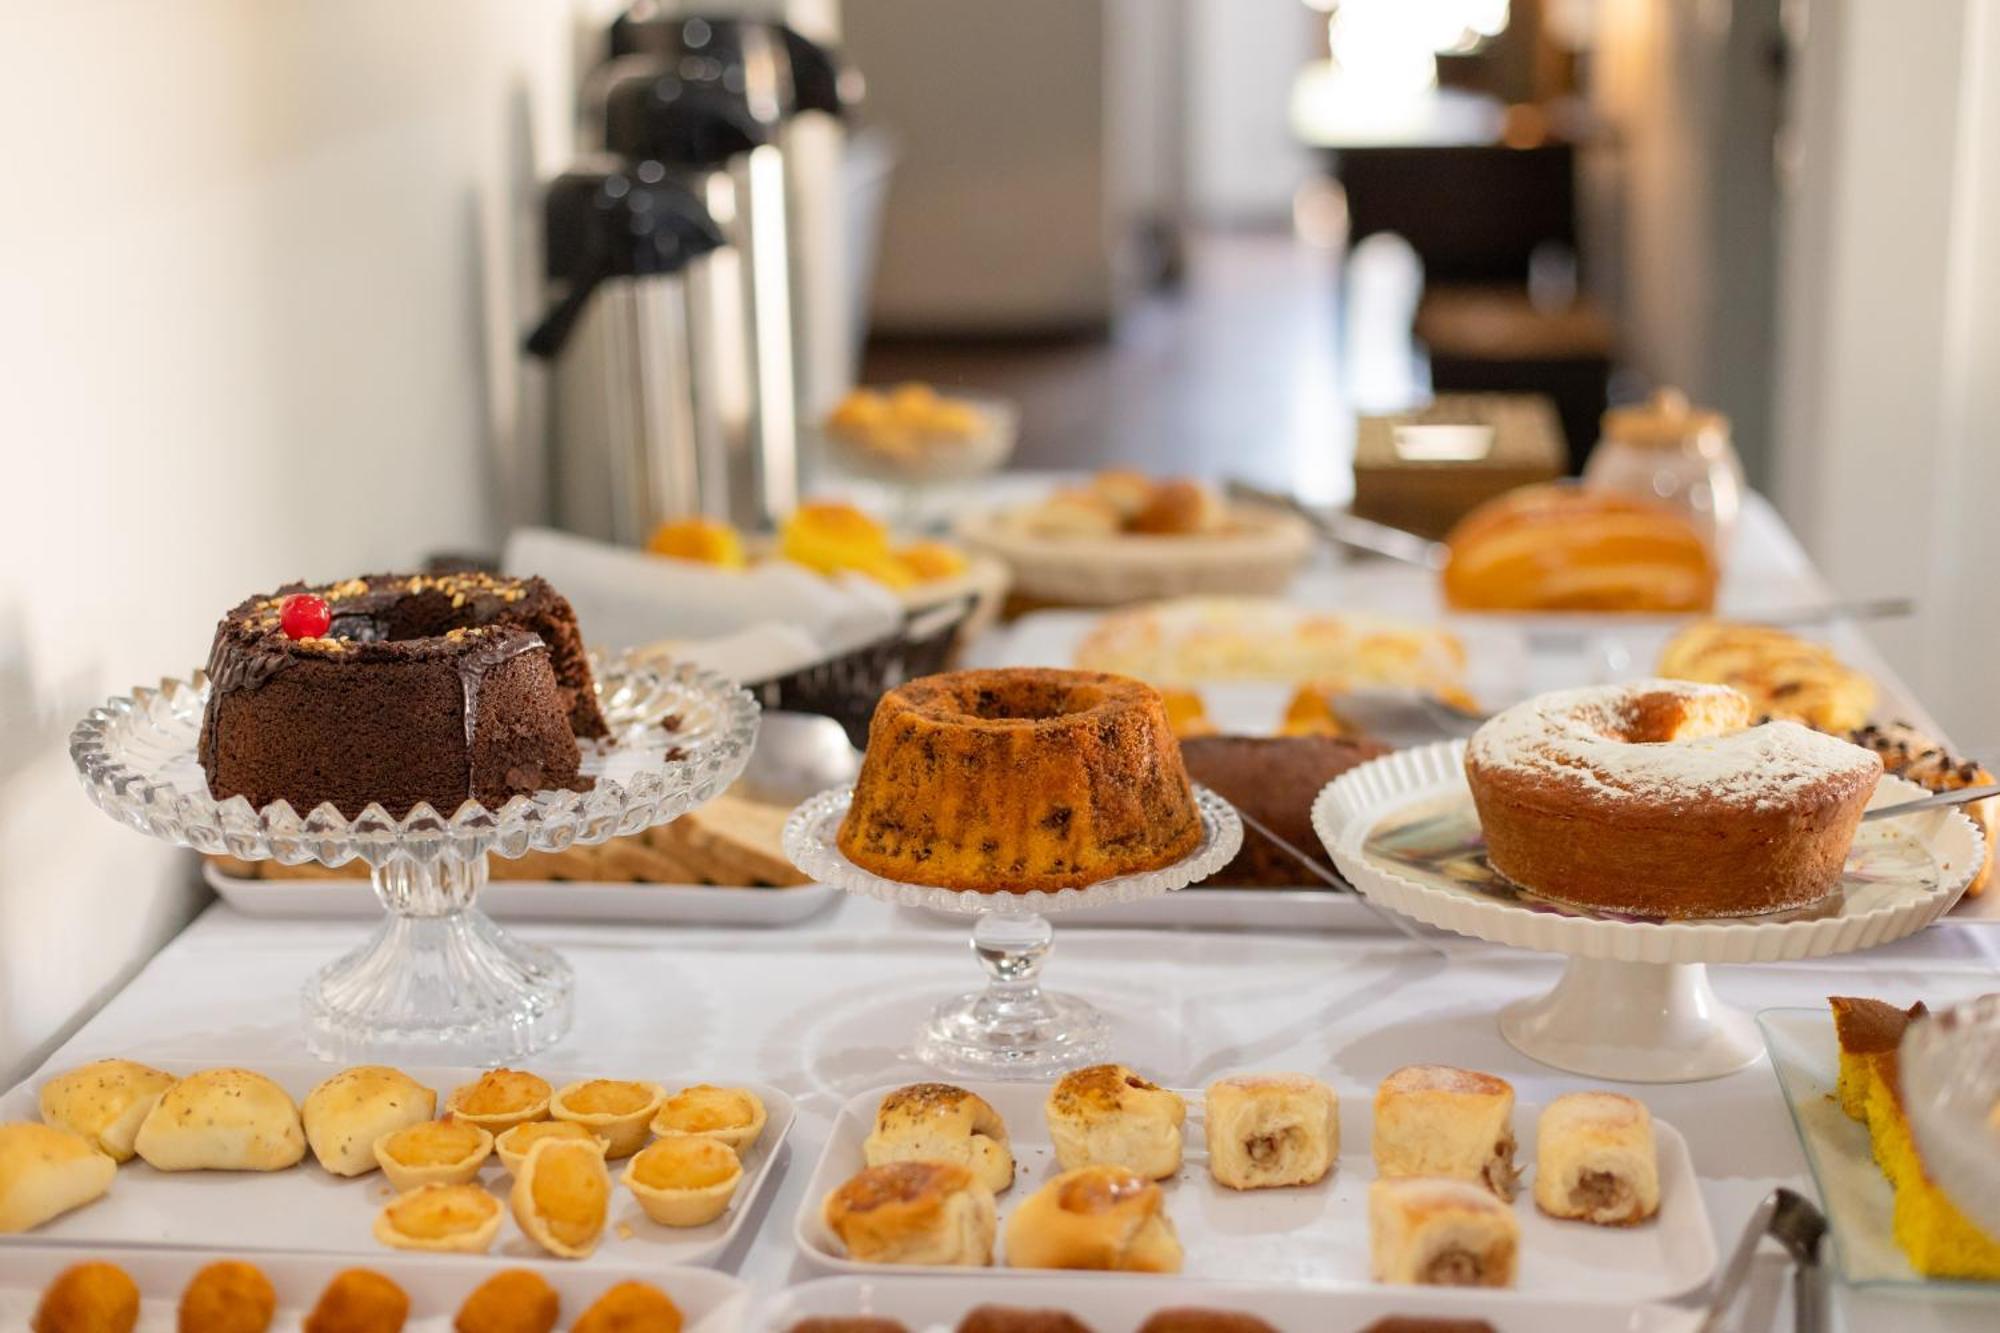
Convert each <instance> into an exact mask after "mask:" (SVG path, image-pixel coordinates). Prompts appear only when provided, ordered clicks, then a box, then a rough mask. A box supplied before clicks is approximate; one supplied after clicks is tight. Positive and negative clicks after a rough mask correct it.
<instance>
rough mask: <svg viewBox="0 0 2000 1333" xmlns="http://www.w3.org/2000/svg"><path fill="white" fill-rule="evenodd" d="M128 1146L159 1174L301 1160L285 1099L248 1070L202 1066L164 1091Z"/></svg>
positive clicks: (295, 1114)
mask: <svg viewBox="0 0 2000 1333" xmlns="http://www.w3.org/2000/svg"><path fill="white" fill-rule="evenodd" d="M132 1146H133V1147H134V1148H135V1149H136V1150H137V1151H138V1154H139V1156H140V1157H142V1158H144V1159H145V1161H146V1164H147V1165H148V1166H151V1167H153V1168H154V1169H155V1170H158V1171H283V1170H285V1169H286V1168H287V1167H292V1166H297V1165H298V1162H299V1159H300V1158H302V1157H304V1156H305V1155H306V1131H305V1127H304V1126H303V1125H301V1124H300V1123H299V1108H298V1107H296V1106H294V1105H293V1104H292V1099H291V1096H290V1094H288V1093H287V1092H286V1091H285V1090H284V1089H283V1088H281V1087H279V1086H278V1085H277V1084H276V1083H273V1082H272V1081H271V1080H270V1079H268V1078H265V1077H264V1076H263V1075H262V1074H258V1073H253V1072H252V1071H250V1070H248V1069H204V1070H202V1071H201V1072H200V1073H198V1074H189V1075H188V1076H187V1077H186V1078H184V1079H182V1080H180V1081H179V1082H178V1083H176V1084H174V1085H173V1086H172V1087H171V1088H168V1089H167V1091H166V1092H165V1094H164V1095H162V1096H161V1098H160V1100H159V1101H158V1102H156V1103H155V1104H154V1106H153V1109H152V1110H151V1111H149V1112H147V1113H146V1119H145V1121H144V1122H143V1123H142V1124H141V1125H140V1126H139V1134H138V1137H137V1138H135V1139H134V1140H133V1144H132Z"/></svg>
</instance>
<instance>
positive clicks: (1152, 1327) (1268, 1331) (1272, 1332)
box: [1138, 1306, 1278, 1333]
mask: <svg viewBox="0 0 2000 1333" xmlns="http://www.w3.org/2000/svg"><path fill="white" fill-rule="evenodd" d="M1138 1333H1278V1330H1277V1329H1275V1328H1273V1327H1272V1326H1271V1325H1270V1324H1267V1323H1265V1322H1264V1321H1263V1320H1262V1319H1259V1318H1258V1317H1257V1316H1256V1315H1254V1314H1244V1313H1243V1312H1242V1311H1240V1310H1204V1309H1200V1308H1195V1307H1188V1306H1182V1307H1180V1308H1178V1309H1172V1310H1155V1311H1153V1313H1152V1314H1150V1315H1148V1316H1147V1317H1146V1322H1145V1323H1143V1324H1141V1325H1139V1330H1138Z"/></svg>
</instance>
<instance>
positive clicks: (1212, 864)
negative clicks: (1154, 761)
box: [784, 784, 1243, 1079]
mask: <svg viewBox="0 0 2000 1333" xmlns="http://www.w3.org/2000/svg"><path fill="white" fill-rule="evenodd" d="M1194 795H1195V804H1196V807H1197V808H1198V810H1199V811H1200V814H1201V841H1200V843H1198V844H1197V845H1196V846H1195V849H1194V850H1193V851H1192V852H1190V853H1188V854H1187V855H1186V856H1184V857H1182V858H1181V859H1180V860H1178V861H1176V862H1174V863H1173V864H1172V865H1169V866H1164V867H1162V868H1161V869H1159V870H1153V871H1148V872H1146V873H1143V874H1137V875H1120V876H1117V877H1116V878H1113V879H1105V880H1099V881H1098V882H1097V883H1095V884H1091V885H1089V886H1087V887H1085V888H1076V889H1060V890H1057V891H1056V892H1053V893H1044V892H1041V891H1034V892H1028V893H979V892H973V891H968V890H959V889H946V888H938V887H935V886H932V885H926V884H906V883H904V882H902V881H901V880H894V879H887V878H884V877H883V876H881V875H877V874H874V873H873V872H871V871H868V870H864V869H862V868H861V867H860V866H858V865H856V864H854V862H852V861H850V860H848V859H847V857H846V856H844V855H842V853H841V850H840V845H839V841H838V839H839V835H840V824H841V821H842V820H843V819H845V818H846V817H847V807H848V805H849V803H850V802H851V801H852V800H853V798H854V788H853V786H852V785H851V784H850V785H847V786H841V787H835V788H833V789H832V790H830V791H824V792H821V793H820V794H819V795H818V796H815V797H813V798H812V799H810V800H808V801H806V802H805V803H804V804H802V805H800V806H799V807H798V808H797V809H796V810H794V811H792V814H791V818H790V819H788V820H786V821H785V835H784V842H785V855H786V856H788V857H790V858H791V860H792V864H794V865H796V866H797V867H798V868H799V869H800V870H803V871H804V872H805V873H806V874H808V875H811V876H812V877H813V878H814V879H815V880H817V881H818V882H820V883H822V884H831V885H833V886H834V887H835V888H838V889H844V890H845V891H847V892H848V893H853V894H858V895H860V896H862V897H867V898H874V899H876V900H878V901H880V902H885V903H892V904H897V905H900V906H904V907H928V908H931V909H933V910H936V911H943V912H952V913H955V914H958V915H962V916H971V917H973V918H974V920H973V926H972V952H973V955H974V956H975V957H976V958H978V959H979V965H980V966H981V967H982V968H984V969H985V970H986V976H987V983H986V989H985V990H982V991H974V992H972V993H970V994H967V995H960V996H957V997H954V998H953V999H950V1000H946V1001H945V1002H944V1003H943V1004H941V1005H939V1006H938V1008H937V1010H936V1012H934V1013H933V1014H932V1015H931V1017H930V1019H929V1020H928V1021H927V1022H926V1023H925V1024H924V1025H923V1027H922V1028H920V1029H919V1030H918V1032H917V1041H916V1054H917V1057H918V1058H919V1059H921V1060H922V1061H924V1062H925V1063H926V1064H929V1065H933V1066H935V1067H937V1068H939V1069H941V1070H944V1071H945V1072H947V1073H951V1074H958V1075H962V1076H964V1077H968V1078H980V1077H983V1078H1001V1079H1041V1078H1048V1077H1052V1076H1054V1075H1056V1074H1059V1073H1061V1072H1063V1071H1065V1070H1069V1069H1074V1068H1076V1067H1077V1066H1079V1065H1087V1064H1090V1063H1092V1062H1094V1061H1097V1060H1101V1059H1103V1058H1104V1057H1105V1056H1106V1055H1107V1054H1108V1053H1109V1050H1110V1044H1111V1025H1110V1021H1109V1020H1108V1019H1107V1018H1106V1016H1105V1015H1104V1014H1103V1013H1102V1012H1100V1011H1099V1010H1098V1009H1096V1008H1095V1007H1094V1006H1092V1005H1090V1004H1089V1003H1087V1002H1086V1001H1084V1000H1081V999H1078V998H1077V997H1076V996H1073V995H1060V994H1051V993H1049V992H1047V991H1044V990H1043V989H1042V988H1041V983H1040V976H1041V970H1042V964H1043V963H1044V962H1046V961H1047V960H1048V956H1049V950H1050V949H1051V947H1052V946H1053V941H1054V936H1055V930H1054V927H1052V926H1051V925H1050V924H1049V921H1048V918H1049V915H1050V914H1052V913H1055V912H1068V911H1074V910H1075V909H1077V908H1080V907H1101V906H1103V905H1105V904H1107V903H1130V902H1138V901H1140V900H1141V899H1145V898H1157V897H1159V896H1160V895H1161V894H1164V893H1171V892H1173V891H1174V890H1176V889H1183V888H1186V887H1187V886H1188V885H1190V884H1193V883H1196V882H1197V881H1199V880H1203V879H1206V878H1208V877H1209V876H1210V875H1212V874H1214V873H1215V872H1216V871H1217V870H1220V869H1221V868H1222V867H1223V866H1225V865H1227V864H1229V861H1230V859H1231V858H1232V857H1234V856H1235V855H1236V852H1237V850H1238V848H1240V847H1241V846H1242V845H1243V823H1242V821H1241V820H1240V819H1238V818H1237V815H1236V811H1235V809H1234V808H1233V807H1232V806H1231V805H1230V804H1229V802H1227V801H1225V800H1223V799H1222V798H1221V797H1220V796H1217V795H1216V794H1215V793H1214V792H1212V791H1209V790H1208V789H1207V788H1205V787H1196V788H1195V789H1194Z"/></svg>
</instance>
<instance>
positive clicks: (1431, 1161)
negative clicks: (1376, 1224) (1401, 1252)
mask: <svg viewBox="0 0 2000 1333" xmlns="http://www.w3.org/2000/svg"><path fill="white" fill-rule="evenodd" d="M1375 1171H1376V1174H1377V1175H1379V1176H1381V1177H1382V1178H1383V1179H1384V1180H1391V1179H1395V1178H1397V1177H1401V1176H1438V1177H1443V1178H1445V1179H1448V1180H1470V1181H1474V1182H1476V1183H1478V1184H1480V1185H1483V1186H1485V1187H1486V1188H1487V1189H1489V1190H1491V1191H1492V1192H1493V1195H1494V1197H1496V1198H1499V1199H1502V1200H1510V1199H1512V1198H1513V1197H1514V1194H1515V1192H1516V1190H1517V1189H1518V1188H1519V1187H1520V1172H1519V1170H1518V1169H1517V1168H1516V1167H1515V1165H1514V1088H1513V1086H1512V1085H1511V1084H1509V1083H1508V1082H1507V1081H1506V1080H1505V1079H1499V1078H1495V1077H1493V1076H1492V1075H1491V1074H1481V1073H1478V1072H1476V1071H1474V1070H1470V1069H1454V1068H1452V1067H1451V1066H1449V1065H1409V1066H1406V1067H1405V1068H1402V1069H1398V1070H1397V1071H1396V1072H1395V1073H1393V1074H1391V1075H1389V1077H1387V1078H1385V1079H1383V1080H1382V1084H1381V1086H1380V1087H1379V1088H1377V1089H1376V1090H1375Z"/></svg>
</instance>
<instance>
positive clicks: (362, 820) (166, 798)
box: [69, 657, 758, 1064]
mask: <svg viewBox="0 0 2000 1333" xmlns="http://www.w3.org/2000/svg"><path fill="white" fill-rule="evenodd" d="M593 665H594V666H595V670H596V682H597V694H598V703H599V705H600V706H601V707H602V708H603V710H604V716H605V720H606V721H607V722H609V723H610V726H611V735H610V736H609V737H608V738H607V739H605V740H601V741H590V742H586V743H585V744H584V746H583V765H582V771H583V772H584V773H585V774H587V775H589V776H590V777H591V778H593V779H594V780H595V785H594V786H593V787H592V788H591V790H589V791H587V792H574V791H538V792H535V793H533V794H532V795H521V796H516V797H514V798H513V799H512V800H510V801H508V802H507V803H506V804H505V805H503V806H501V807H500V808H499V809H497V810H489V809H487V808H486V807H485V806H483V805H481V804H480V803H478V802H477V801H467V802H465V804H463V805H462V806H460V807H459V808H458V809H457V810H456V811H451V812H448V813H440V812H438V811H435V810H432V809H431V807H430V806H428V805H418V806H416V807H415V808H414V809H412V810H410V811H409V812H408V813H407V814H404V815H402V816H401V817H400V818H399V817H396V816H392V815H390V814H389V813H388V812H387V811H386V810H384V809H383V808H382V807H381V806H380V805H370V806H368V807H367V808H366V809H365V810H363V811H362V812H361V813H360V814H358V815H356V816H355V817H354V818H352V819H349V818H348V817H346V816H344V815H342V814H341V813H340V812H339V811H338V810H336V809H335V808H334V807H333V806H331V805H321V806H320V807H318V808H317V809H315V810H311V811H308V812H304V813H300V812H297V811H294V810H293V809H292V807H291V806H290V805H289V804H288V803H286V802H283V801H279V802H276V803H274V804H272V805H268V806H265V807H264V808H263V809H262V810H257V809H253V808H252V807H251V805H250V803H249V802H248V801H246V800H244V799H243V798H242V797H241V796H236V797H231V798H230V799H229V800H226V801H217V800H216V799H215V798H214V797H212V796H210V795H209V791H208V780H207V778H206V776H205V775H204V774H203V772H202V769H201V765H200V763H199V762H197V760H196V757H195V750H196V742H197V740H198V738H199V736H200V732H201V721H202V713H203V711H204V709H205V708H206V706H207V703H208V689H209V685H208V679H207V677H206V676H205V675H204V674H203V673H201V672H195V673H194V675H193V677H192V678H191V679H190V680H186V681H179V680H169V681H162V682H161V684H160V686H159V688H158V689H150V690H149V689H135V690H133V691H132V693H131V695H130V696H129V697H122V698H117V699H112V700H110V701H109V702H108V703H106V704H104V705H103V706H102V707H100V708H96V709H93V710H92V711H91V713H90V715H89V716H88V717H86V718H84V719H83V721H82V722H79V723H78V724H77V726H76V729H75V730H74V731H73V732H71V733H70V747H69V749H70V758H71V759H72V760H73V761H74V762H75V764H76V769H77V774H78V776H79V777H81V778H82V780H83V788H84V791H86V792H87V793H89V795H90V798H91V800H93V801H95V802H96V803H97V805H98V807H99V808H100V809H102V810H103V811H104V812H105V813H106V814H108V815H110V816H111V817H112V818H114V819H117V820H118V821H120V822H121V823H125V824H129V825H131V826H132V827H133V828H135V829H138V830H139V831H140V832H141V833H149V834H151V835H153V836H154V837H156V838H164V839H165V840H166V841H168V842H173V843H179V844H180V845H181V846H183V847H192V848H194V849H195V850H197V851H202V852H216V853H226V854H228V855H230V856H235V857H239V858H241V859H243V860H246V861H257V860H264V859H266V858H270V859H274V860H277V861H280V862H282V863H284V864H286V865H300V864H303V863H304V862H307V861H317V862H319V863H320V864H322V865H328V866H338V865H344V864H346V863H347V862H348V861H351V860H354V859H355V858H356V857H359V858H360V859H361V860H363V861H365V862H366V863H367V865H368V868H369V871H370V876H371V878H372V880H373V882H374V888H375V896H376V897H377V898H378V899H380V900H381V903H382V905H383V907H384V908H386V909H387V911H388V916H387V918H386V919H385V920H384V921H383V923H382V925H381V927H380V928H379V929H377V930H376V931H375V933H374V935H373V936H372V937H371V938H370V939H369V940H368V942H367V943H365V944H363V945H362V946H361V947H360V948H358V949H355V950H354V951H353V952H351V953H349V954H347V955H346V956H345V957H343V958H340V959H338V960H336V961H335V962H333V963H330V964H328V965H327V966H326V967H325V968H323V969H321V970H320V971H319V972H318V973H316V974H315V975H314V976H313V977H312V978H311V979H310V980H309V981H307V983H306V986H305V994H304V997H303V998H304V1004H305V1027H306V1040H307V1044H308V1045H309V1046H310V1047H311V1048H312V1050H313V1052H314V1053H315V1054H316V1055H320V1056H322V1057H325V1058H327V1059H335V1060H358V1059H362V1058H375V1059H395V1060H407V1061H417V1062H422V1061H424V1060H429V1061H430V1062H431V1063H440V1062H442V1063H453V1064H473V1063H487V1064H490V1063H495V1062H498V1061H503V1060H508V1059H514V1058H518V1057H520V1056H524V1055H527V1054H529V1053H531V1052H534V1051H537V1050H540V1049H542V1048H543V1047H546V1046H548V1045H550V1044H551V1043H553V1042H555V1041H557V1040H558V1039H560V1038H561V1037H562V1035H563V1034H564V1033H565V1032H567V1031H568V1030H569V1024H570V1015H571V1003H572V992H573V990H574V988H575V978H574V976H573V974H572V973H571V971H570V966H569V964H568V963H566V962H564V961H563V960H562V958H561V957H559V956H558V955H557V954H555V953H554V952H553V951H551V950H549V949H544V948H542V947H540V946H539V945H533V944H528V943H525V942H523V941H521V940H517V939H515V938H514V937H513V936H512V935H509V934H508V933H507V932H506V931H504V930H502V929H500V927H498V926H496V925H495V924H493V922H492V921H491V920H489V919H488V918H487V917H486V915H485V914H484V913H482V912H481V911H479V909H478V908H477V907H476V906H475V901H476V899H477V898H478V895H479V890H480V889H481V888H482V887H483V886H484V885H485V883H486V857H487V854H488V853H489V852H490V853H492V854H493V855H496V856H520V855H522V854H523V853H525V852H530V851H541V852H557V851H561V850H562V849H563V848H565V847H569V846H572V845H574V844H578V843H582V844H590V843H598V842H603V841H605V840H606V839H608V838H612V837H616V836H617V835H619V834H624V833H637V832H639V831H640V830H641V829H646V828H651V827H652V826H653V825H655V824H664V823H667V822H668V821H669V820H672V819H676V818H678V817H679V816H681V815H683V814H685V813H687V812H688V811H689V810H692V809H693V808H694V807H696V806H698V805H700V804H702V803H703V802H704V801H707V800H708V799H709V798H710V797H712V796H714V795H716V794H717V793H719V792H720V791H721V790H722V789H723V788H725V787H727V786H728V785H729V784H730V783H731V782H733V781H735V779H736V776H737V775H738V774H739V773H741V772H742V771H743V765H744V763H745V762H746V761H747V760H748V759H749V757H750V747H751V745H752V743H753V742H754V741H755V739H756V735H757V712H758V709H757V704H756V701H755V700H753V699H752V698H751V697H750V696H749V695H748V694H747V693H745V692H744V691H743V689H742V688H740V687H739V686H737V685H736V684H734V683H733V682H731V681H728V680H725V679H723V678H722V677H721V676H718V675H716V674H715V673H713V672H709V671H703V670H700V669H698V668H696V667H693V666H689V665H685V664H678V665H675V664H661V663H659V662H657V661H642V660H640V659H638V658H636V657H627V658H620V659H617V660H613V661H607V662H601V663H595V664H593Z"/></svg>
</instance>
